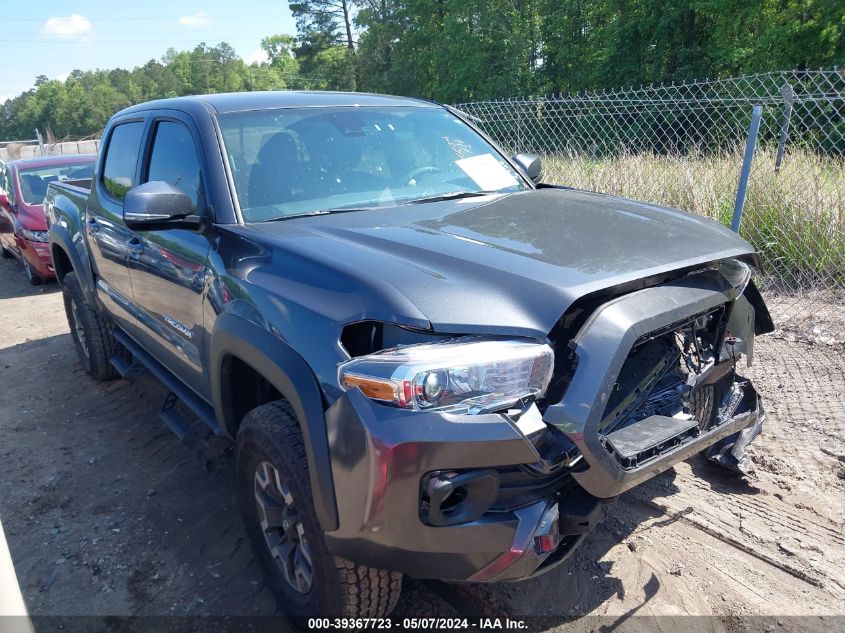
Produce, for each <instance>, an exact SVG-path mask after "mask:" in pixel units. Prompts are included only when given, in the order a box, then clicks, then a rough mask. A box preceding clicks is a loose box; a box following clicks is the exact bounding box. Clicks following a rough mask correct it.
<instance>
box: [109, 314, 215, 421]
mask: <svg viewBox="0 0 845 633" xmlns="http://www.w3.org/2000/svg"><path fill="white" fill-rule="evenodd" d="M112 336H113V337H114V339H115V340H116V341H117V342H118V343H120V344H121V345H123V347H125V348H126V349H127V350H129V352H130V353H131V354H132V357H133V359H134V363H139V364H141V365H143V366H144V367H146V369H147V370H148V371H149V372H150V373H151V374H152V375H153V376H155V377H156V378H158V380H159V382H161V383H162V384H163V385H164V386H165V387H167V388H168V389H169V390H170V392H171V393H170V394H168V399H169V398H170V396H171V395H172V396H173V397H174V398H178V399H179V400H181V401H182V402H183V403H184V404H185V406H187V407H188V408H189V409H190V410H191V411H193V412H194V413H195V414H196V416H197V417H198V418H199V419H200V420H201V421H202V423H203V424H205V425H206V426H207V427H208V428H209V429H211V431H212V433H214V434H215V435H218V436H220V437H228V434H227V433H226V431H225V430H223V428H222V427H221V426H220V425H219V424H218V423H217V418H216V416H215V415H214V408H213V407H212V406H211V405H210V404H209V403H208V402H206V401H205V400H203V399H202V398H201V397H200V396H198V395H197V394H196V393H195V392H194V391H193V390H192V389H191V388H190V387H188V386H187V385H185V383H183V382H182V381H181V380H179V379H178V378H177V377H176V376H174V375H173V373H172V372H170V370H168V369H167V368H166V367H165V366H164V365H162V364H161V363H159V362H158V361H157V360H156V359H155V358H153V357H152V356H151V355H150V354H149V352H147V351H146V350H145V349H144V348H142V347H141V346H140V345H138V344H137V343H136V342H135V341H134V340H133V339H132V338H131V337H130V336H128V335H127V334H126V333H125V332H123V330H119V329H116V330H114V331H113V332H112ZM119 362H120V361H118V364H119ZM124 362H125V361H124ZM112 365H114V366H115V368H116V369H117V370H118V372H119V371H120V369H119V368H118V367H117V365H115V358H114V357H113V358H112ZM174 414H175V415H174ZM175 416H178V417H179V418H181V420H182V423H181V424H180V423H179V421H178V420H177V419H176V418H175ZM161 417H162V420H164V422H165V424H167V425H168V426H169V427H170V428H171V429H173V431H174V432H175V433H176V435H179V437H180V438H181V437H184V435H180V431H179V430H177V428H178V429H180V430H182V429H184V428H185V427H188V428H190V427H189V426H188V424H187V422H185V419H184V418H183V417H182V416H181V415H179V413H178V412H177V411H175V410H174V409H172V407H170V408H168V407H167V400H165V406H164V407H162V412H161ZM174 420H175V424H172V422H174ZM174 426H175V427H176V428H174Z"/></svg>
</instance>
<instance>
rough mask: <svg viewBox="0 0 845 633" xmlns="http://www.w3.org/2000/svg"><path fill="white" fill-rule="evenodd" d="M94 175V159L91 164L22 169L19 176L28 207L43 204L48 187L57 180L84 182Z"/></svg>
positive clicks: (22, 195) (82, 163)
mask: <svg viewBox="0 0 845 633" xmlns="http://www.w3.org/2000/svg"><path fill="white" fill-rule="evenodd" d="M93 174H94V159H93V158H92V159H91V162H90V163H84V162H80V163H74V164H72V165H54V166H52V167H34V168H32V169H21V170H20V174H19V176H18V178H19V180H20V185H21V197H22V198H23V200H24V202H25V203H26V204H28V205H33V204H41V203H42V202H43V201H44V196H46V195H47V185H48V184H50V183H51V182H53V181H55V180H59V181H62V180H84V179H86V178H91V177H92V176H93Z"/></svg>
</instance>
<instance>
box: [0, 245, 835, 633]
mask: <svg viewBox="0 0 845 633" xmlns="http://www.w3.org/2000/svg"><path fill="white" fill-rule="evenodd" d="M0 315H1V317H0V318H2V321H0V385H2V386H3V388H2V389H0V465H2V470H0V472H1V473H2V474H0V520H2V524H3V528H4V529H5V532H6V539H7V540H8V544H9V548H10V550H11V555H12V559H13V562H14V565H15V569H16V573H17V576H18V580H19V583H20V586H21V590H22V592H23V594H24V599H25V601H26V604H27V606H28V608H29V611H30V613H31V614H34V615H56V616H69V615H118V616H120V615H242V614H252V615H272V614H276V606H275V604H274V601H273V599H272V598H271V596H270V595H269V593H268V592H267V590H266V589H265V588H264V585H263V582H262V578H261V575H260V572H259V570H258V568H257V566H256V564H255V561H254V560H253V557H252V554H251V552H250V548H249V544H248V542H247V541H246V539H245V537H244V534H243V528H242V525H241V522H240V518H239V515H238V513H237V507H236V503H235V499H234V487H233V463H232V459H231V456H230V452H229V450H228V447H227V445H226V444H225V443H223V442H221V441H219V440H216V439H214V438H212V439H207V438H205V439H203V438H198V439H194V440H190V441H187V442H179V441H178V440H177V439H176V437H175V436H173V435H172V434H171V433H170V431H169V430H167V428H166V427H165V426H164V425H163V424H162V423H161V422H160V421H159V420H158V417H157V416H158V411H159V408H160V406H161V403H162V401H163V399H164V395H165V393H164V390H163V389H162V387H161V386H159V385H158V384H156V383H155V381H154V380H153V379H151V378H150V377H148V376H142V377H140V378H137V379H135V381H134V382H132V383H130V382H126V381H121V380H118V381H114V382H111V383H108V384H105V385H98V384H95V383H94V382H93V381H92V380H90V379H89V378H88V377H87V376H86V375H85V374H84V373H83V372H82V370H81V369H80V368H79V365H78V363H77V360H76V356H75V353H74V350H73V347H72V344H71V340H70V336H69V334H68V328H67V323H66V321H65V316H64V311H63V308H62V302H61V293H60V292H59V290H58V287H57V286H56V285H55V284H50V285H47V286H44V287H41V288H32V287H30V286H29V285H28V284H27V283H26V281H25V280H24V277H23V273H22V271H21V269H20V267H19V266H18V264H17V263H15V262H14V261H9V260H3V261H2V262H0ZM794 339H795V337H791V340H790V338H789V337H787V336H778V335H775V336H769V337H764V338H761V339H758V343H757V350H756V354H757V359H756V360H757V364H756V365H755V368H754V373H753V378H754V379H755V382H756V385H757V388H758V390H759V391H760V392H761V393H762V394H763V396H764V398H765V399H766V400H765V402H766V405H767V409H768V412H769V418H768V421H767V425H766V428H765V431H764V436H763V437H761V438H760V439H759V440H758V441H757V443H756V444H755V445H754V447H753V455H752V457H753V461H754V464H755V468H756V472H755V476H754V478H753V479H752V480H748V481H744V480H742V479H738V478H736V477H734V476H733V475H730V474H728V473H726V472H724V471H722V470H720V469H719V468H717V467H715V466H712V465H710V464H708V463H705V462H704V461H703V460H701V459H700V458H694V459H692V460H690V461H689V462H686V463H683V464H680V465H679V466H677V467H676V468H675V469H674V470H671V471H669V472H667V473H664V474H663V475H662V476H660V477H658V478H656V479H654V480H652V481H650V482H648V483H647V484H646V485H644V486H642V487H640V488H639V489H637V490H635V491H632V492H631V493H628V494H626V495H624V496H623V497H622V498H621V499H620V500H619V501H618V502H617V503H616V504H615V505H614V506H613V507H612V509H611V511H610V513H609V515H608V517H607V520H606V521H605V522H604V523H603V524H602V525H601V526H600V527H599V528H598V529H597V530H596V531H595V532H594V533H593V535H592V536H591V537H590V539H589V541H588V543H587V544H586V545H585V546H584V547H582V548H581V549H580V550H579V551H578V552H577V553H576V555H575V556H573V558H572V559H571V560H570V561H569V562H568V563H567V564H565V565H563V566H562V567H561V568H558V569H557V570H555V571H554V572H551V573H549V574H546V575H544V576H542V577H540V578H537V579H534V580H530V581H526V582H523V583H519V584H511V585H496V586H481V585H459V586H456V585H451V586H450V585H444V584H442V583H436V582H424V581H408V582H407V583H406V585H405V587H406V589H405V592H404V593H403V597H402V600H401V602H400V605H399V607H398V610H397V613H396V617H402V616H403V615H417V616H419V615H432V614H434V615H436V614H442V615H454V614H469V613H476V614H477V613H485V614H488V615H504V614H507V615H511V616H529V615H543V616H548V618H547V619H545V620H544V623H546V624H544V628H555V627H559V628H567V629H572V628H574V629H576V630H582V629H583V630H587V629H589V628H590V625H588V624H586V623H587V622H594V620H592V619H589V618H588V619H581V620H578V619H574V620H573V619H572V618H573V616H582V615H584V614H591V615H600V616H605V617H604V618H602V620H601V621H602V622H604V623H605V624H609V625H610V626H611V628H613V627H614V626H615V625H617V624H623V623H624V624H625V625H626V627H627V628H624V630H631V627H632V623H635V622H637V621H640V622H643V623H645V622H648V623H649V624H648V626H645V625H644V627H645V628H646V629H649V630H653V628H654V626H655V624H654V623H655V622H656V623H658V625H657V628H658V629H659V628H665V629H666V630H668V628H666V627H662V626H660V625H659V623H661V622H664V621H666V620H663V619H657V620H649V619H647V618H634V619H631V620H629V619H628V618H629V617H630V616H632V615H636V616H644V615H659V616H668V615H672V616H682V615H710V616H717V617H711V618H697V619H691V620H690V622H689V623H688V624H687V625H686V626H688V628H689V626H692V624H691V623H693V622H694V623H696V624H697V625H698V626H700V627H701V630H729V631H740V630H749V626H750V624H749V623H752V622H757V620H754V619H749V618H742V617H737V616H750V615H762V616H772V618H773V619H766V620H765V622H766V625H765V627H764V628H763V630H766V628H770V629H772V630H773V628H774V627H778V630H806V629H807V628H808V626H809V624H808V621H807V620H806V619H794V618H789V617H787V616H799V615H802V616H807V615H815V616H824V617H822V618H821V619H817V620H816V619H814V620H811V621H810V623H812V624H813V628H818V627H820V628H818V630H829V629H830V628H831V627H832V626H841V625H842V624H843V621H842V620H841V619H836V618H833V619H831V618H830V616H834V615H843V614H845V573H843V569H845V529H843V528H845V396H843V392H845V384H843V381H842V376H843V375H845V367H843V361H842V358H843V347H842V346H841V345H839V344H835V345H824V344H818V343H816V344H808V343H807V342H802V341H801V340H794ZM778 624H780V626H778ZM698 626H696V627H693V628H696V630H697V628H698ZM2 628H3V627H2V623H0V629H2Z"/></svg>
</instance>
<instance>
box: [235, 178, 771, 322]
mask: <svg viewBox="0 0 845 633" xmlns="http://www.w3.org/2000/svg"><path fill="white" fill-rule="evenodd" d="M242 230H243V231H244V232H245V233H247V234H250V237H251V239H256V241H259V242H261V243H262V244H264V245H266V246H268V247H270V249H269V250H270V252H272V253H273V257H272V262H273V263H272V264H271V265H269V266H259V267H258V268H256V269H255V270H253V271H252V272H251V273H250V281H252V282H255V283H261V284H263V285H266V286H276V287H277V289H278V290H279V291H284V292H286V293H287V295H288V296H290V294H291V293H292V292H293V293H296V294H297V295H298V296H297V297H296V300H297V301H299V302H300V303H301V304H305V305H306V306H307V307H309V308H310V309H314V310H318V311H320V313H322V314H326V315H327V316H332V317H333V318H335V319H337V320H338V321H340V322H348V321H353V320H359V319H363V318H374V319H375V318H378V319H382V320H386V321H394V322H399V323H405V324H408V325H415V326H420V327H428V326H429V324H430V326H431V327H432V328H433V329H434V330H435V331H439V332H460V333H497V334H510V335H523V336H537V337H542V336H545V335H546V334H548V333H549V332H550V331H551V329H552V328H553V327H554V325H555V323H556V322H557V321H558V320H559V319H560V317H561V316H562V315H563V313H564V312H565V311H566V310H567V308H568V307H570V306H571V305H572V304H573V302H575V301H576V300H577V299H579V298H581V297H584V296H585V295H589V294H592V293H596V292H601V291H606V290H609V289H612V288H614V287H615V286H620V285H623V284H630V283H632V282H636V281H637V280H641V279H643V278H647V277H651V276H655V275H663V274H665V273H667V272H670V271H673V270H678V269H684V268H688V267H694V266H698V265H701V264H704V263H707V262H711V261H715V260H719V259H722V258H726V257H735V256H739V255H746V254H750V253H753V252H754V250H753V248H752V247H751V245H750V244H748V242H746V241H745V240H743V239H742V238H740V237H739V236H738V235H736V234H734V233H732V232H731V231H729V230H728V229H726V228H725V227H723V226H722V225H720V224H718V223H717V222H714V221H712V220H709V219H707V218H703V217H700V216H694V215H691V214H688V213H684V212H681V211H677V210H673V209H667V208H664V207H659V206H655V205H651V204H647V203H643V202H635V201H633V200H626V199H623V198H617V197H612V196H606V195H601V194H595V193H589V192H584V191H579V190H567V189H551V188H549V189H538V190H532V191H525V192H521V193H516V194H510V195H496V196H490V197H484V198H468V199H463V200H457V201H455V200H453V201H443V202H432V203H426V204H419V205H408V206H402V207H392V208H379V209H374V210H367V211H356V212H351V213H342V214H333V215H325V216H314V217H303V218H293V219H289V220H283V221H275V222H266V223H261V224H253V225H247V226H246V227H243V229H242ZM265 252H266V251H265ZM303 282H304V283H303ZM280 285H285V288H284V289H282V288H280V287H279V286H280ZM327 312H328V314H327Z"/></svg>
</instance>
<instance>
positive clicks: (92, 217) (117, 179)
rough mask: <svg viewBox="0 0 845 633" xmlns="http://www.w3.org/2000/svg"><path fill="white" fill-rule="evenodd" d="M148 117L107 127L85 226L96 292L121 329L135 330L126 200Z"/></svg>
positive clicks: (136, 171) (134, 182)
mask: <svg viewBox="0 0 845 633" xmlns="http://www.w3.org/2000/svg"><path fill="white" fill-rule="evenodd" d="M146 126H147V119H146V117H145V116H141V117H135V118H126V119H122V120H118V121H117V123H116V124H115V125H113V126H112V127H111V128H110V129H109V131H108V137H107V138H106V139H104V140H105V143H104V149H103V154H102V155H101V156H100V159H99V165H98V170H97V175H96V178H95V179H94V182H93V183H92V186H91V194H90V195H89V198H88V207H87V210H86V214H85V218H83V224H84V225H85V231H86V233H87V236H88V244H89V247H90V250H91V258H92V260H93V261H92V264H93V266H94V273H95V276H96V284H97V295H98V296H99V297H100V299H101V300H102V301H103V303H104V304H105V305H106V307H107V309H108V311H109V312H110V313H111V315H112V316H113V317H114V318H115V320H116V321H118V323H119V324H120V325H121V326H122V327H123V329H125V330H127V331H129V332H130V333H132V332H134V330H135V326H136V324H137V319H136V312H137V311H136V310H135V308H134V306H133V305H132V282H131V279H130V277H129V267H128V264H129V262H128V258H129V255H128V247H129V240H130V239H131V238H132V236H133V234H132V232H131V231H130V230H129V228H128V227H127V226H126V224H124V222H123V199H124V198H125V197H126V192H127V191H129V190H130V189H131V188H132V187H134V186H135V185H137V184H138V178H139V173H140V163H141V161H140V157H141V142H142V140H143V138H144V132H145V129H146Z"/></svg>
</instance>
